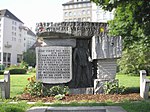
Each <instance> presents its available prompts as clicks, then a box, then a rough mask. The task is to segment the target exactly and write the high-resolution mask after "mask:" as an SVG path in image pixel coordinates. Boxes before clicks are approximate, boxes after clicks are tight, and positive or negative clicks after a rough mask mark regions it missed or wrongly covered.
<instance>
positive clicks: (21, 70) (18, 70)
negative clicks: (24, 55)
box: [9, 68, 27, 74]
mask: <svg viewBox="0 0 150 112" xmlns="http://www.w3.org/2000/svg"><path fill="white" fill-rule="evenodd" d="M9 72H10V74H26V73H27V70H26V69H21V68H20V69H19V68H18V69H16V68H15V69H10V70H9Z"/></svg>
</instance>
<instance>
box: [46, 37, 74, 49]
mask: <svg viewBox="0 0 150 112" xmlns="http://www.w3.org/2000/svg"><path fill="white" fill-rule="evenodd" d="M44 42H45V46H71V47H73V48H74V47H76V39H54V38H51V39H49V38H44Z"/></svg>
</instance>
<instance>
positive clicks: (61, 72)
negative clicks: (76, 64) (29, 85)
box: [36, 46, 72, 84]
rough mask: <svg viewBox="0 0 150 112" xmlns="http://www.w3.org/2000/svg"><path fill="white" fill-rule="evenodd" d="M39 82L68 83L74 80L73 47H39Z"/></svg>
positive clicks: (37, 55)
mask: <svg viewBox="0 0 150 112" xmlns="http://www.w3.org/2000/svg"><path fill="white" fill-rule="evenodd" d="M36 59H37V73H36V74H37V76H36V78H37V80H39V81H42V82H43V83H49V84H53V83H55V84H57V83H67V82H69V81H70V80H71V79H72V48H71V47H60V46H51V47H37V48H36Z"/></svg>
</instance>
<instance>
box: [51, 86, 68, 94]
mask: <svg viewBox="0 0 150 112" xmlns="http://www.w3.org/2000/svg"><path fill="white" fill-rule="evenodd" d="M49 94H50V96H56V95H59V94H61V95H63V94H64V95H66V94H69V88H68V86H59V85H58V86H53V87H51V88H50V91H49Z"/></svg>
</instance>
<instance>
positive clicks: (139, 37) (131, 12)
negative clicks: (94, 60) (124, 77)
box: [91, 0, 150, 74]
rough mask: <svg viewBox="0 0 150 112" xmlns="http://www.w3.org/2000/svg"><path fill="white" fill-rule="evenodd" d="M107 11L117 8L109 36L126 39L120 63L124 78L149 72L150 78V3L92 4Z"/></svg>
mask: <svg viewBox="0 0 150 112" xmlns="http://www.w3.org/2000/svg"><path fill="white" fill-rule="evenodd" d="M91 1H93V2H95V3H97V5H99V6H101V7H102V8H103V9H104V10H108V11H111V10H113V9H114V8H115V17H114V20H111V21H109V22H108V24H109V35H111V36H122V39H123V55H122V58H121V59H120V60H119V61H118V65H119V70H120V72H122V73H124V74H130V73H135V74H138V73H139V70H142V69H145V70H147V72H148V73H149V74H150V19H149V18H150V12H149V11H150V0H91Z"/></svg>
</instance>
